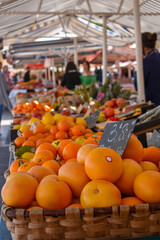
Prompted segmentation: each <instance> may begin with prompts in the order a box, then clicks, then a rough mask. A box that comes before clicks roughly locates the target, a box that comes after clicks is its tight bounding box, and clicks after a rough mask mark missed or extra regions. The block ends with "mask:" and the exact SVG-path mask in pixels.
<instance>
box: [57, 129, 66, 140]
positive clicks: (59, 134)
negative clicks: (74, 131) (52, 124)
mask: <svg viewBox="0 0 160 240" xmlns="http://www.w3.org/2000/svg"><path fill="white" fill-rule="evenodd" d="M67 138H68V134H67V133H66V132H64V131H58V132H57V133H56V134H55V139H57V140H58V139H60V140H61V139H67Z"/></svg>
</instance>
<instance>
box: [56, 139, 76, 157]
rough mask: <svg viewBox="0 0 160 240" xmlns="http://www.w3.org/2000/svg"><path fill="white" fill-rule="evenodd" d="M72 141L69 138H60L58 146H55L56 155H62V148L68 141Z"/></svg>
mask: <svg viewBox="0 0 160 240" xmlns="http://www.w3.org/2000/svg"><path fill="white" fill-rule="evenodd" d="M72 142H73V141H72V140H70V139H66V140H62V141H60V143H59V144H58V148H57V152H58V155H59V156H60V157H62V152H63V149H64V147H65V146H66V145H67V144H69V143H72Z"/></svg>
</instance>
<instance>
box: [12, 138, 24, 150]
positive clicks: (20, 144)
mask: <svg viewBox="0 0 160 240" xmlns="http://www.w3.org/2000/svg"><path fill="white" fill-rule="evenodd" d="M25 141H26V139H25V138H24V137H17V138H16V139H15V140H14V144H15V145H16V147H17V148H19V147H21V146H22V144H23V143H24V142H25Z"/></svg>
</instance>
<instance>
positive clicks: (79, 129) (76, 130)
mask: <svg viewBox="0 0 160 240" xmlns="http://www.w3.org/2000/svg"><path fill="white" fill-rule="evenodd" d="M85 133H86V129H85V127H84V126H82V125H75V126H74V127H73V128H72V135H75V136H81V135H84V134H85Z"/></svg>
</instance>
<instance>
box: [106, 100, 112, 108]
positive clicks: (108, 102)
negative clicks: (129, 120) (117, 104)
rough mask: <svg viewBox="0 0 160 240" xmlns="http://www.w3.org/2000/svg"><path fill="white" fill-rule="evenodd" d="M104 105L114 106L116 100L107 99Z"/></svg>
mask: <svg viewBox="0 0 160 240" xmlns="http://www.w3.org/2000/svg"><path fill="white" fill-rule="evenodd" d="M104 105H105V106H106V107H113V106H114V102H113V101H106V102H105V104H104Z"/></svg>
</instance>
